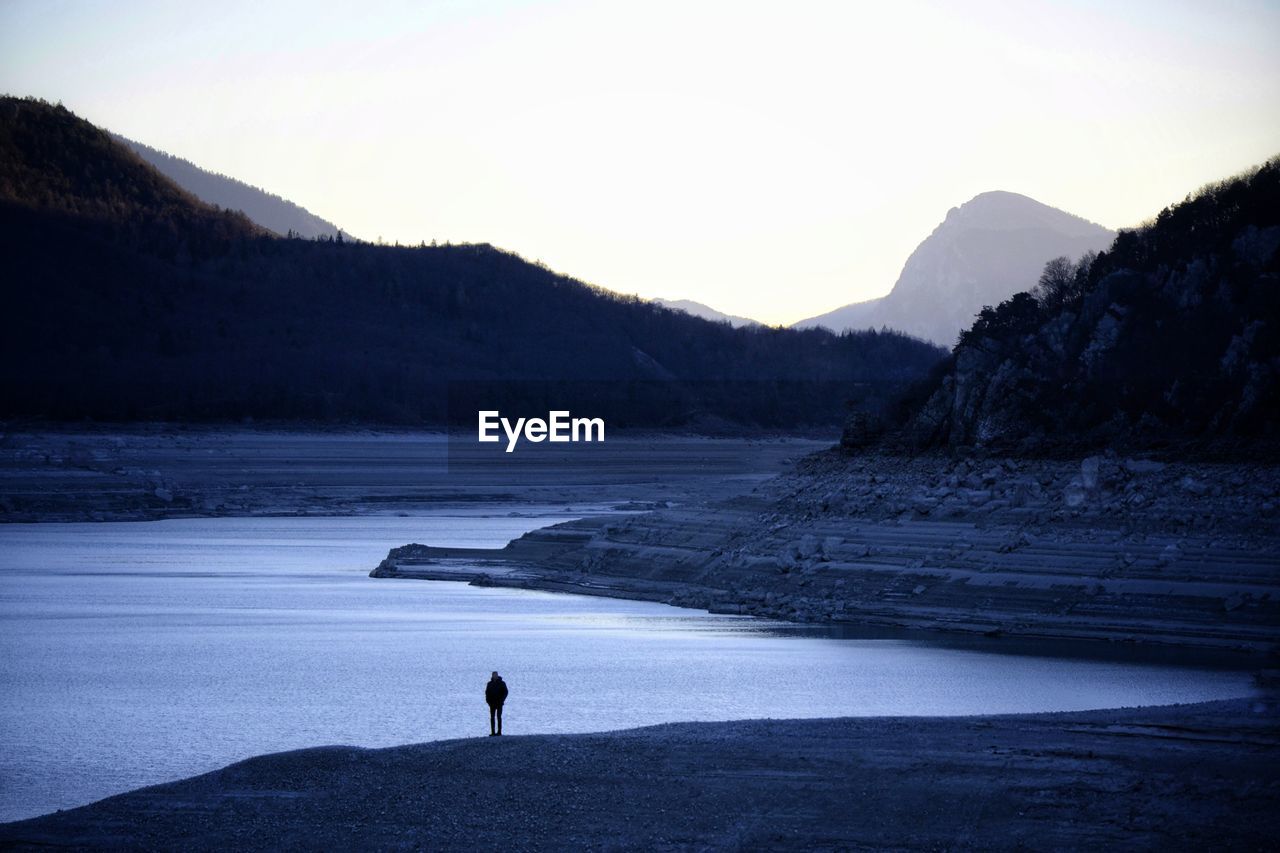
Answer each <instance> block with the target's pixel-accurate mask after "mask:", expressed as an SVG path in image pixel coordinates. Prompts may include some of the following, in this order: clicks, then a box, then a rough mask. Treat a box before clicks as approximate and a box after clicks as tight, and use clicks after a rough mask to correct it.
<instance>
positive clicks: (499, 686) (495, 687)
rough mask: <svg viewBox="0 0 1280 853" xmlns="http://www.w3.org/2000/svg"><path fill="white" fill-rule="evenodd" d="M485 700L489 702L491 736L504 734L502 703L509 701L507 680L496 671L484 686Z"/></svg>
mask: <svg viewBox="0 0 1280 853" xmlns="http://www.w3.org/2000/svg"><path fill="white" fill-rule="evenodd" d="M484 701H486V702H488V703H489V737H496V736H498V735H501V734H502V703H503V702H506V701H507V682H505V681H503V680H502V676H500V675H498V673H496V672H495V673H494V674H493V676H492V677H490V679H489V683H488V684H486V685H485V688H484Z"/></svg>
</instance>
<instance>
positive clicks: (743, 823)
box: [0, 696, 1280, 850]
mask: <svg viewBox="0 0 1280 853" xmlns="http://www.w3.org/2000/svg"><path fill="white" fill-rule="evenodd" d="M1278 710H1280V706H1278V705H1277V701H1276V698H1275V697H1274V696H1270V697H1265V698H1257V699H1240V700H1224V701H1217V702H1208V703H1200V704H1195V705H1173V706H1162V707H1153V708H1131V709H1110V710H1100V711H1076V712H1058V713H1049V714H1023V715H1002V716H977V717H867V718H836V719H815V720H743V721H729V722H721V723H669V724H665V725H659V726H651V727H646V728H641V729H629V730H622V731H616V732H604V733H593V734H577V735H524V736H520V735H509V736H507V737H503V738H501V739H490V738H486V737H475V738H469V739H463V740H453V741H437V742H432V743H423V744H414V745H406V746H400V747H391V748H385V749H358V748H353V747H336V746H335V747H317V748H314V749H306V750H300V751H296V752H287V753H276V754H271V755H264V756H259V757H256V758H252V759H249V760H247V761H242V762H239V763H236V764H233V765H230V766H228V767H226V768H223V769H221V770H217V771H214V772H212V773H208V774H204V775H201V776H197V777H193V778H191V779H186V780H182V781H178V782H173V783H168V784H162V785H156V786H152V787H149V788H143V789H140V790H137V791H133V792H130V793H126V794H122V795H118V796H115V797H110V798H108V799H105V800H102V801H100V802H97V803H94V804H90V805H87V806H83V807H80V808H76V809H70V810H67V811H63V812H58V813H54V814H50V815H45V816H42V817H38V818H32V819H29V820H24V821H18V822H15V823H9V824H3V825H0V843H3V844H4V845H5V846H6V847H8V848H12V849H36V848H43V847H45V846H48V845H67V846H74V847H129V848H139V849H157V848H166V849H167V848H178V847H180V848H183V849H210V850H212V849H248V850H257V849H279V848H282V847H290V848H295V849H296V848H315V847H331V848H332V847H334V846H338V847H347V848H353V847H364V848H366V849H367V848H377V849H388V848H404V847H408V848H416V847H420V846H430V847H432V848H434V849H454V848H462V847H471V848H474V847H475V846H481V847H496V846H511V845H514V846H516V847H520V848H525V849H548V850H551V849H566V848H569V847H584V846H589V847H602V848H613V849H630V848H646V849H654V848H660V849H685V848H696V849H707V848H713V849H720V848H742V847H769V848H771V849H794V850H812V849H848V848H861V847H874V848H891V849H901V848H908V847H909V848H920V847H934V846H941V847H946V848H948V849H1015V848H1016V849H1028V848H1030V849H1062V848H1064V847H1073V848H1079V847H1082V846H1092V847H1098V846H1103V847H1106V848H1107V849H1140V848H1141V849H1150V848H1152V847H1156V846H1160V845H1164V844H1173V845H1174V846H1175V847H1183V846H1193V847H1194V846H1206V845H1212V846H1214V847H1216V848H1218V849H1222V848H1254V847H1265V846H1269V845H1270V844H1271V843H1274V839H1275V838H1276V837H1277V834H1280V808H1277V806H1278V805H1280V776H1278V775H1277V773H1278V771H1277V769H1276V768H1277V767H1278V766H1280V764H1278V763H1277V758H1280V717H1278V716H1277V711H1278Z"/></svg>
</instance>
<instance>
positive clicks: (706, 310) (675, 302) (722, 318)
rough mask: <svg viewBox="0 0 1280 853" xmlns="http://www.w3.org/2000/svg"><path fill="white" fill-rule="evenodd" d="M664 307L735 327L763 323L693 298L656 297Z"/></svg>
mask: <svg viewBox="0 0 1280 853" xmlns="http://www.w3.org/2000/svg"><path fill="white" fill-rule="evenodd" d="M653 301H654V302H656V303H658V304H659V305H661V306H662V307H664V308H670V309H672V310H673V311H683V312H684V313H686V314H692V315H693V316H695V317H701V318H702V319H704V320H711V321H713V322H717V323H728V324H729V325H730V326H733V327H734V328H735V329H736V328H738V327H740V326H760V325H763V324H762V323H760V321H758V320H752V319H751V318H750V317H739V316H738V315H737V314H726V313H724V312H723V311H717V310H716V309H715V308H712V307H711V306H710V305H706V304H704V303H702V302H695V301H694V300H692V299H655V300H653Z"/></svg>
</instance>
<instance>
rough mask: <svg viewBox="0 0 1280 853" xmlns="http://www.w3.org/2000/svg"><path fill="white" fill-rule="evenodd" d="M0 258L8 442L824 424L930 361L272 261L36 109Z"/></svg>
mask: <svg viewBox="0 0 1280 853" xmlns="http://www.w3.org/2000/svg"><path fill="white" fill-rule="evenodd" d="M0 235H2V236H0V251H3V255H4V258H5V274H4V276H3V292H4V299H5V305H6V311H5V312H4V314H3V319H0V333H2V334H3V340H4V344H3V346H4V358H3V360H2V362H0V408H2V416H3V417H7V418H13V417H43V418H59V419H66V418H84V417H92V418H99V419H113V420H134V419H196V420H226V419H240V418H245V417H254V418H273V419H295V420H296V419H306V420H313V419H316V420H341V421H382V422H397V423H440V422H442V421H444V420H446V419H450V420H453V421H455V422H459V423H474V419H475V406H476V405H478V404H486V405H489V406H493V405H507V404H509V405H511V406H516V407H521V408H525V409H531V408H537V407H541V408H542V410H543V411H544V412H545V410H546V408H547V407H548V406H554V407H556V408H560V407H570V406H571V407H575V408H577V409H579V410H586V409H591V410H592V413H593V414H598V415H606V416H609V417H612V418H614V420H615V423H632V424H644V425H659V424H669V425H682V424H697V423H699V422H706V421H713V422H714V421H717V420H730V421H734V422H738V423H743V424H748V425H760V426H769V427H780V426H794V425H800V424H829V423H836V422H838V421H839V420H840V418H841V417H842V416H843V410H844V407H845V404H846V402H847V400H849V399H851V398H852V399H856V400H858V401H860V403H861V404H862V405H867V406H874V405H876V404H877V403H878V402H879V401H881V400H883V399H884V398H885V397H887V396H888V395H890V394H892V393H895V392H896V391H898V390H899V389H900V388H901V387H902V386H903V385H904V384H905V383H908V382H910V381H912V380H915V379H918V378H920V377H921V376H923V375H924V374H925V372H926V371H927V370H928V369H929V368H930V367H931V366H932V365H934V364H935V363H936V362H937V361H938V359H939V358H940V357H941V356H942V353H941V352H940V351H939V350H938V349H937V348H935V347H933V346H931V345H928V344H926V343H923V342H921V341H918V340H914V339H911V338H909V337H906V336H903V335H900V334H896V333H875V332H866V333H859V334H847V335H840V336H837V335H833V334H831V333H829V332H826V331H821V330H808V331H794V330H784V329H768V328H741V329H734V328H730V327H729V326H727V325H725V324H721V323H711V322H707V321H705V320H702V319H699V318H696V317H692V316H690V315H688V314H685V313H683V312H679V311H672V310H668V309H665V308H661V307H659V306H656V305H654V304H652V303H648V302H644V301H641V300H638V299H635V298H629V297H622V296H618V295H616V294H613V293H610V292H608V291H606V290H603V289H600V288H596V287H592V286H589V285H586V284H583V283H581V282H578V281H575V280H573V279H571V278H568V277H566V276H563V275H559V274H557V273H554V272H552V271H550V270H548V269H545V268H543V267H541V266H539V265H535V264H530V263H528V262H526V261H524V260H522V259H521V258H519V257H517V256H515V255H512V254H510V253H506V252H502V251H499V250H497V249H494V248H492V247H490V246H487V245H467V246H441V247H428V246H422V247H417V248H401V247H390V246H374V245H369V244H364V243H353V242H351V241H343V240H341V239H337V240H323V241H310V240H301V239H283V238H278V237H275V236H273V235H270V234H268V233H266V232H264V231H263V230H262V229H260V228H258V227H257V226H255V225H254V224H252V223H251V222H249V221H248V220H247V219H246V218H245V217H243V216H241V215H239V214H233V213H228V212H226V211H222V210H217V209H214V208H212V207H210V206H208V205H205V204H203V203H201V202H199V201H197V200H196V199H194V198H193V197H191V196H190V195H188V194H186V193H184V192H183V191H181V190H180V189H178V188H177V187H176V186H174V185H173V184H172V183H171V182H170V181H168V180H167V179H166V178H164V177H163V176H161V175H160V174H158V173H157V172H156V171H155V170H154V169H152V168H151V167H150V166H148V165H147V164H145V163H144V162H142V161H141V160H140V159H139V158H138V157H137V156H136V155H135V154H134V153H133V152H131V151H129V150H127V149H126V148H124V147H123V146H121V145H120V144H118V143H117V142H115V141H114V140H112V139H111V138H110V137H109V135H108V134H107V133H105V132H104V131H102V130H100V129H98V128H95V127H93V126H92V125H90V124H89V123H87V122H85V121H83V120H81V119H79V118H76V117H75V116H74V115H72V114H71V113H70V112H68V111H67V110H65V109H63V108H61V107H54V106H50V105H48V104H46V103H43V102H39V101H34V100H21V99H16V98H5V99H3V100H0ZM451 400H452V402H453V403H454V406H453V409H452V410H450V408H449V403H450V401H451Z"/></svg>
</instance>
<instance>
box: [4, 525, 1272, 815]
mask: <svg viewBox="0 0 1280 853" xmlns="http://www.w3.org/2000/svg"><path fill="white" fill-rule="evenodd" d="M508 509H509V508H508V507H503V509H502V510H501V511H497V512H495V511H493V510H492V508H490V509H485V508H480V507H477V508H475V509H473V510H467V511H459V510H451V511H449V512H448V513H447V514H446V513H440V514H434V515H423V516H418V517H396V516H365V517H344V518H207V519H178V520H167V521H159V522H141V523H104V524H41V525H7V526H5V527H0V685H2V686H3V689H2V690H0V820H14V819H18V818H21V817H27V816H31V815H35V814H39V813H43V812H47V811H51V810H53V809H56V808H66V807H70V806H75V805H80V804H83V803H86V802H89V801H92V800H95V799H98V798H100V797H103V796H107V795H109V794H113V793H117V792H120V791H124V790H128V789H131V788H135V787H138V786H140V785H147V784H153V783H157V782H163V781H167V780H172V779H177V778H180V777H184V776H189V775H192V774H195V773H200V772H203V771H207V770H212V769H215V768H217V767H220V766H222V765H224V764H227V763H229V762H231V761H235V760H238V759H241V758H246V757H249V756H252V755H256V754H260V753H264V752H273V751H279V750H285V749H293V748H300V747H309V746H315V745H319V744H337V743H343V744H354V745H361V746H387V745H392V744H398V743H407V742H415V741H424V740H435V739H442V738H457V737H469V736H473V735H479V734H483V733H485V731H486V723H487V715H486V714H485V712H484V707H483V701H482V698H481V691H482V689H483V684H484V681H485V679H486V678H487V675H488V672H489V671H490V670H492V669H498V670H500V671H502V672H503V674H504V676H506V678H507V680H508V682H509V683H510V685H511V690H512V696H511V699H510V704H509V706H508V713H507V727H508V731H509V732H510V733H513V734H515V733H530V732H580V731H600V730H610V729H617V728H625V727H630V726H637V725H645V724H650V723H659V722H667V721H676V720H727V719H741V718H757V717H778V718H783V717H786V718H793V717H835V716H851V715H853V716H856V715H888V714H894V715H901V714H907V715H910V714H929V715H949V714H977V713H996V712H1022V711H1044V710H1074V709H1086V708H1101V707H1114V706H1131V705H1152V704H1164V703H1173V702H1193V701H1201V700H1207V699H1216V698H1226V697H1232V696H1242V695H1248V694H1249V693H1250V692H1251V690H1252V688H1251V685H1250V678H1249V675H1248V674H1247V673H1245V672H1240V671H1231V670H1213V669H1206V668H1189V667H1172V666H1167V665H1159V664H1155V663H1150V662H1139V661H1135V660H1114V659H1113V660H1099V659H1089V660H1084V659H1073V658H1069V657H1061V656H1030V655H1009V654H1000V653H996V652H994V651H991V652H988V651H984V650H983V649H981V648H980V647H973V646H963V647H962V646H956V645H952V644H946V643H945V642H942V641H938V640H933V639H930V640H927V641H926V640H919V641H918V640H914V639H835V638H831V637H824V636H819V635H817V634H816V633H815V632H814V631H813V630H812V629H806V628H805V627H804V626H799V625H791V624H784V623H775V622H767V621H763V620H755V619H750V618H747V617H733V616H713V615H708V614H705V613H700V612H698V611H693V610H685V609H677V608H672V607H667V606H664V605H657V604H649V603H643V602H632V601H619V600H610V599H604V598H587V597H578V596H567V595H555V594H548V593H539V592H528V591H518V590H505V589H492V588H484V589H482V588H475V587H468V586H464V585H462V584H454V583H429V582H420V581H409V580H406V581H387V580H372V579H370V578H369V577H367V573H368V571H369V569H370V568H371V567H372V566H373V565H375V564H376V563H377V562H378V561H379V560H380V559H381V558H382V557H383V556H384V555H385V553H386V551H387V549H388V548H389V547H392V546H395V545H400V544H403V543H405V542H413V541H417V542H430V543H432V544H440V545H454V546H460V547H465V546H470V547H493V546H497V545H501V544H502V543H503V542H505V541H507V540H509V539H511V538H512V537H515V536H518V535H520V534H521V533H523V532H525V531H527V530H529V529H532V528H535V527H540V526H543V525H546V524H550V523H554V522H556V521H559V520H563V519H565V518H567V517H574V516H578V515H582V514H583V511H582V510H581V508H578V509H577V510H575V511H574V512H572V513H568V514H566V513H565V512H563V511H560V510H559V509H556V510H551V509H544V510H541V511H537V510H533V509H530V508H525V509H523V510H522V512H521V514H520V515H519V516H512V515H509V514H508Z"/></svg>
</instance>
